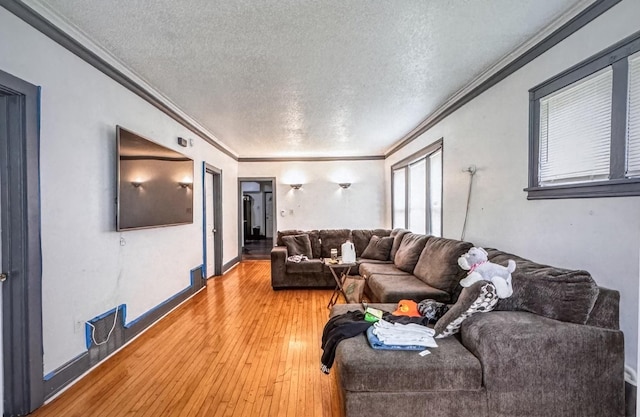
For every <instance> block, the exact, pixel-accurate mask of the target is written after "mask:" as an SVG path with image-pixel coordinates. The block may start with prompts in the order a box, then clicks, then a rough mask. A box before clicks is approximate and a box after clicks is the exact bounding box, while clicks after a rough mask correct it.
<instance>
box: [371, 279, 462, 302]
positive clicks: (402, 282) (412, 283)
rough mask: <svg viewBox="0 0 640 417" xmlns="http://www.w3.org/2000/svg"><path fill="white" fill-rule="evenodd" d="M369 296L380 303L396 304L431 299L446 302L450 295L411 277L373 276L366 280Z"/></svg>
mask: <svg viewBox="0 0 640 417" xmlns="http://www.w3.org/2000/svg"><path fill="white" fill-rule="evenodd" d="M366 280H367V286H368V287H369V292H370V294H371V295H372V296H373V297H374V299H375V300H376V301H379V302H381V303H397V302H398V301H400V300H405V299H409V300H414V301H421V300H424V299H425V298H431V299H433V300H436V301H442V302H448V301H449V300H450V295H449V294H448V293H447V292H445V291H442V290H439V289H437V288H433V287H431V286H429V285H427V284H425V283H424V282H422V281H420V280H419V279H418V278H416V277H414V276H413V275H409V274H407V275H383V274H374V275H371V276H369V277H367V278H366Z"/></svg>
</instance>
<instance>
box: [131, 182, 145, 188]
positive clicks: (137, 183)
mask: <svg viewBox="0 0 640 417" xmlns="http://www.w3.org/2000/svg"><path fill="white" fill-rule="evenodd" d="M131 185H133V186H134V187H136V188H140V186H141V185H142V181H131Z"/></svg>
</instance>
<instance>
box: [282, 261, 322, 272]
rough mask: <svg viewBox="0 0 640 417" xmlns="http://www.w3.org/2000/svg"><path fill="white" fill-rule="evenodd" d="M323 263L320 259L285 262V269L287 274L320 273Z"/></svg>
mask: <svg viewBox="0 0 640 417" xmlns="http://www.w3.org/2000/svg"><path fill="white" fill-rule="evenodd" d="M323 268H324V263H323V262H322V259H309V260H308V261H302V262H297V263H296V262H289V261H287V262H286V270H287V273H289V274H313V273H322V271H323Z"/></svg>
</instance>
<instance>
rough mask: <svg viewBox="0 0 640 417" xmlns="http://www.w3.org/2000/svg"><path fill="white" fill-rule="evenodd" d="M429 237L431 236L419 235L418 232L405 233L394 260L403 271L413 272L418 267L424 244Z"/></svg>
mask: <svg viewBox="0 0 640 417" xmlns="http://www.w3.org/2000/svg"><path fill="white" fill-rule="evenodd" d="M429 238H430V236H426V235H419V234H417V233H407V234H406V235H404V237H403V238H402V243H401V244H400V247H399V248H398V252H396V256H395V258H394V260H393V263H394V265H395V266H397V267H398V269H400V270H401V271H404V272H408V273H410V274H413V269H414V268H415V267H416V263H417V262H418V259H419V258H420V254H421V253H422V250H423V249H424V245H425V244H426V243H427V240H428V239H429Z"/></svg>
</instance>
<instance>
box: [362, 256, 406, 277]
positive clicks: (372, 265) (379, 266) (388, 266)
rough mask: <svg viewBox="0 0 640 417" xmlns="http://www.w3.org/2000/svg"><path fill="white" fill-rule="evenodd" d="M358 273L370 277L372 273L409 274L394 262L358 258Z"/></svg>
mask: <svg viewBox="0 0 640 417" xmlns="http://www.w3.org/2000/svg"><path fill="white" fill-rule="evenodd" d="M358 270H359V271H360V275H362V276H363V277H365V278H368V277H370V276H371V275H374V274H384V275H405V276H407V275H411V274H410V273H408V272H404V271H401V270H399V269H398V267H396V266H395V265H394V264H392V263H390V262H381V261H377V262H369V261H366V262H365V260H360V268H359V269H358Z"/></svg>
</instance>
